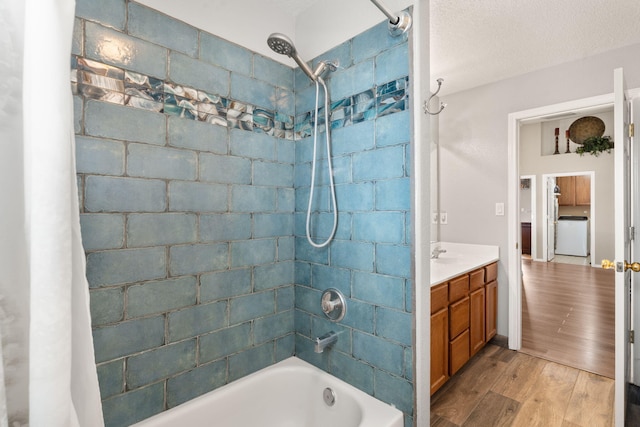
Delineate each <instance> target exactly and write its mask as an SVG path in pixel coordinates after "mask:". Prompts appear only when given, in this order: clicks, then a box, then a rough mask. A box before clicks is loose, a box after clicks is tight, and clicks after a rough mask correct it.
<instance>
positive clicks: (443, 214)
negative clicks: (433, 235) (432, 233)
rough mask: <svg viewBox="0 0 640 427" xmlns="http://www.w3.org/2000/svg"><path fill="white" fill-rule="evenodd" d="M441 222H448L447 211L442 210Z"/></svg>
mask: <svg viewBox="0 0 640 427" xmlns="http://www.w3.org/2000/svg"><path fill="white" fill-rule="evenodd" d="M440 224H447V213H446V212H440Z"/></svg>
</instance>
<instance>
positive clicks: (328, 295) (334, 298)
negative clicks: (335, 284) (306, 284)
mask: <svg viewBox="0 0 640 427" xmlns="http://www.w3.org/2000/svg"><path fill="white" fill-rule="evenodd" d="M320 308H322V312H323V313H324V314H325V316H327V317H328V318H329V320H331V321H332V322H339V321H340V320H342V319H343V318H344V315H345V314H346V312H347V301H346V300H345V298H344V295H342V292H340V291H339V290H337V289H335V288H329V289H327V290H326V291H324V292H323V293H322V298H321V299H320Z"/></svg>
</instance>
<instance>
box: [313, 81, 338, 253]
mask: <svg viewBox="0 0 640 427" xmlns="http://www.w3.org/2000/svg"><path fill="white" fill-rule="evenodd" d="M320 85H322V87H323V88H324V126H325V135H326V137H325V139H326V142H327V165H328V169H329V187H330V190H331V202H332V203H333V228H332V229H331V233H330V234H329V237H327V240H325V241H324V242H322V243H316V242H314V241H313V239H312V238H311V232H310V223H311V205H312V204H313V189H314V187H315V177H316V151H317V145H318V98H319V96H320ZM329 129H330V126H329V91H328V90H327V85H326V83H325V82H324V80H322V78H320V77H318V78H317V79H316V108H315V123H314V125H313V160H312V162H311V188H310V189H309V206H308V207H307V240H308V241H309V244H310V245H311V246H313V247H316V248H324V247H325V246H327V245H328V244H329V242H331V239H333V236H334V235H335V233H336V228H337V226H338V207H337V206H336V188H335V184H334V182H333V166H332V164H331V142H330V139H331V138H330V135H329V134H330V131H329Z"/></svg>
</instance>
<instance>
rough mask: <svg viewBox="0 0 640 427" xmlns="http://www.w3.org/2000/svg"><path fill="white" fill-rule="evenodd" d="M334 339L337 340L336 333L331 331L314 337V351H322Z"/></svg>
mask: <svg viewBox="0 0 640 427" xmlns="http://www.w3.org/2000/svg"><path fill="white" fill-rule="evenodd" d="M336 341H338V334H336V333H335V332H333V331H331V332H327V333H326V334H324V335H322V336H321V337H316V339H315V340H313V342H314V344H315V346H314V351H315V352H316V353H322V352H323V351H324V349H325V348H327V347H329V346H330V345H331V344H333V343H334V342H336Z"/></svg>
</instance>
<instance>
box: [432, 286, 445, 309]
mask: <svg viewBox="0 0 640 427" xmlns="http://www.w3.org/2000/svg"><path fill="white" fill-rule="evenodd" d="M448 305H449V286H448V285H447V284H446V283H443V284H442V285H438V286H435V287H433V288H431V314H433V313H435V312H436V311H440V310H442V309H443V308H445V307H446V306H448Z"/></svg>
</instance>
